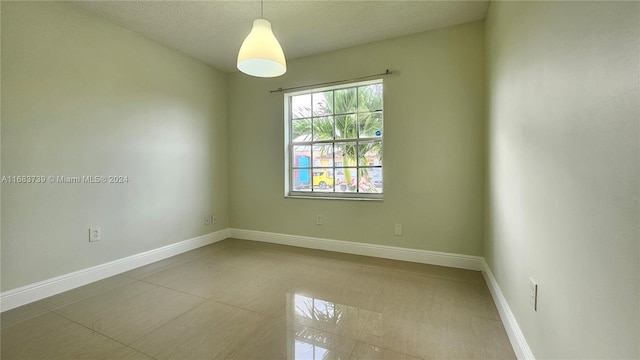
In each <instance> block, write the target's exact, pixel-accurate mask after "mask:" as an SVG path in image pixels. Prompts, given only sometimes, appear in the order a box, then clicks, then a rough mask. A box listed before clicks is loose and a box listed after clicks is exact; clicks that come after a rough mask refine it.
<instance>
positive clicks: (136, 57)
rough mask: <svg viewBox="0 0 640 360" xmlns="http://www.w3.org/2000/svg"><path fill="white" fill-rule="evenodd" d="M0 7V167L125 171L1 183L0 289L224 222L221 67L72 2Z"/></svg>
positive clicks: (69, 172)
mask: <svg viewBox="0 0 640 360" xmlns="http://www.w3.org/2000/svg"><path fill="white" fill-rule="evenodd" d="M1 6H2V69H1V70H2V175H5V176H11V175H45V176H49V175H51V176H58V175H61V176H82V175H123V176H128V177H129V182H128V183H127V184H50V183H47V184H29V185H25V184H2V291H6V290H10V289H14V288H16V287H20V286H23V285H27V284H31V283H34V282H38V281H42V280H46V279H49V278H52V277H55V276H58V275H63V274H67V273H70V272H73V271H77V270H81V269H85V268H88V267H91V266H95V265H99V264H102V263H105V262H108V261H111V260H116V259H120V258H123V257H126V256H129V255H133V254H137V253H140V252H143V251H147V250H151V249H156V248H159V247H161V246H164V245H168V244H172V243H175V242H177V241H181V240H186V239H189V238H193V237H196V236H199V235H203V234H206V233H209V232H211V231H214V230H220V229H224V228H227V227H228V225H229V216H228V202H229V197H228V174H227V167H228V164H227V161H228V153H227V150H228V145H227V133H228V129H227V93H226V86H227V81H226V75H225V74H224V73H221V72H218V71H216V70H213V69H212V68H210V67H209V66H207V65H204V64H202V63H200V62H197V61H195V60H193V59H191V58H188V57H186V56H184V55H181V54H179V53H177V52H175V51H172V50H169V49H167V48H165V47H163V46H161V45H158V44H156V43H154V42H152V41H149V40H147V39H145V38H143V37H142V36H139V35H137V34H135V33H133V32H131V31H129V30H125V29H122V28H120V27H118V26H115V25H113V24H111V23H109V22H107V21H105V20H102V19H100V18H97V17H95V16H92V15H89V14H87V13H86V12H84V11H82V10H80V9H78V8H76V7H74V6H71V5H67V4H64V3H61V2H6V1H3V2H2V3H1ZM213 212H215V213H216V214H217V215H218V224H217V225H216V226H206V227H205V226H204V217H205V216H206V215H208V214H211V213H213ZM89 226H100V227H101V230H102V238H103V240H102V241H100V242H95V243H89V241H88V227H89Z"/></svg>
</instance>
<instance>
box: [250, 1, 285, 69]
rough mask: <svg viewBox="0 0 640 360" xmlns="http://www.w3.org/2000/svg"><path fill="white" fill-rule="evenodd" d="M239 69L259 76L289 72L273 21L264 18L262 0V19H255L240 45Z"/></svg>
mask: <svg viewBox="0 0 640 360" xmlns="http://www.w3.org/2000/svg"><path fill="white" fill-rule="evenodd" d="M238 70H240V71H242V72H243V73H245V74H247V75H251V76H257V77H276V76H280V75H282V74H284V73H285V72H287V61H286V60H285V58H284V52H283V51H282V47H281V46H280V43H279V42H278V39H276V37H275V35H273V31H271V23H270V22H268V21H267V20H265V19H264V18H263V9H262V0H260V19H256V20H254V21H253V28H252V29H251V32H250V33H249V35H247V37H246V38H245V39H244V42H242V46H240V51H239V52H238Z"/></svg>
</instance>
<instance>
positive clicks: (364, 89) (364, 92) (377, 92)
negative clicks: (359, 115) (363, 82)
mask: <svg viewBox="0 0 640 360" xmlns="http://www.w3.org/2000/svg"><path fill="white" fill-rule="evenodd" d="M376 110H382V84H372V85H367V86H360V87H358V111H376Z"/></svg>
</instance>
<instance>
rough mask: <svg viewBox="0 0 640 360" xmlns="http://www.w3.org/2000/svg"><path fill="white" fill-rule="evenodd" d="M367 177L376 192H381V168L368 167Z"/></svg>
mask: <svg viewBox="0 0 640 360" xmlns="http://www.w3.org/2000/svg"><path fill="white" fill-rule="evenodd" d="M369 178H370V179H371V183H372V184H373V187H375V188H376V190H377V191H376V192H380V193H381V192H382V168H369Z"/></svg>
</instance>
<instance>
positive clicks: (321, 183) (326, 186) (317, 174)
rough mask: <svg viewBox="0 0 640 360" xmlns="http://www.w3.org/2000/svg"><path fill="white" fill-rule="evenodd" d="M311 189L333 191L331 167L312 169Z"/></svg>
mask: <svg viewBox="0 0 640 360" xmlns="http://www.w3.org/2000/svg"><path fill="white" fill-rule="evenodd" d="M313 191H333V169H329V168H318V169H313Z"/></svg>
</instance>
